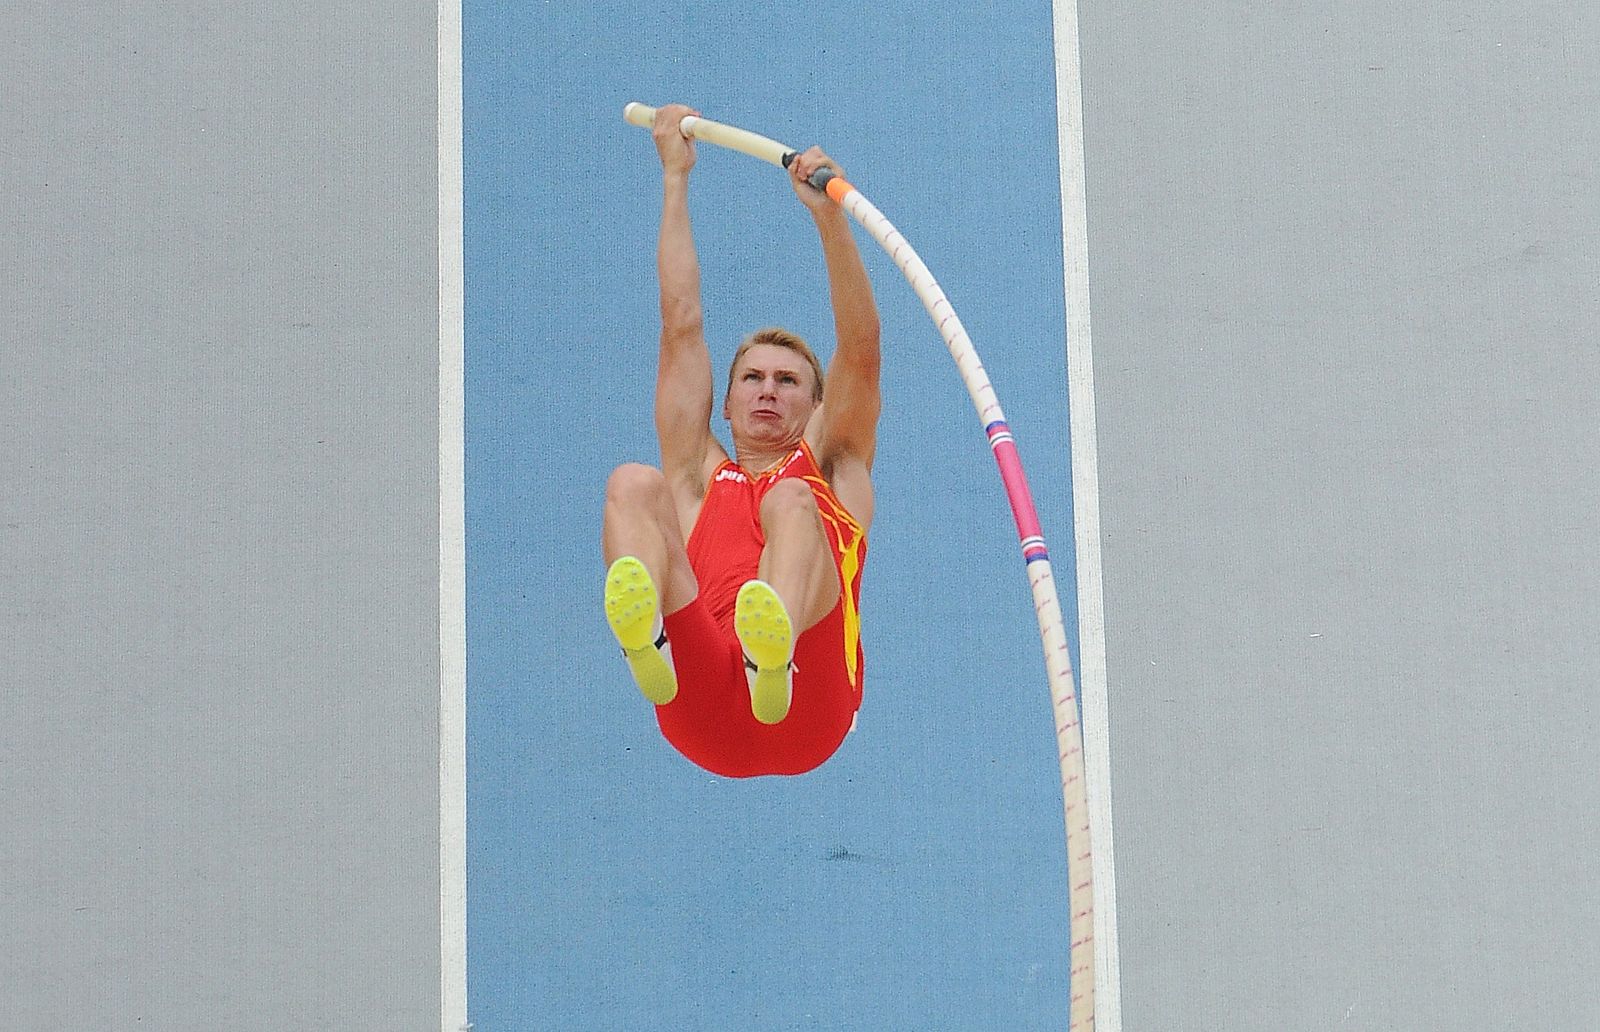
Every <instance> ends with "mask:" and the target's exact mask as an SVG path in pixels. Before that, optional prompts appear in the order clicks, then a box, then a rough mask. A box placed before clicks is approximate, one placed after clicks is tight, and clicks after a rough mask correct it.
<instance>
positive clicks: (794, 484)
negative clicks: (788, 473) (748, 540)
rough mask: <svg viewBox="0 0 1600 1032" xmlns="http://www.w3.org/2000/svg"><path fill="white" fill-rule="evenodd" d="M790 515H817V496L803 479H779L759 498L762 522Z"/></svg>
mask: <svg viewBox="0 0 1600 1032" xmlns="http://www.w3.org/2000/svg"><path fill="white" fill-rule="evenodd" d="M792 515H812V516H815V515H817V498H816V496H815V495H813V494H812V493H811V488H810V486H809V485H807V484H806V482H805V481H804V480H794V479H790V480H780V481H778V482H777V483H776V484H773V485H772V487H771V488H770V489H768V491H767V493H766V496H765V497H763V498H762V499H761V519H762V521H763V522H765V521H767V520H770V519H774V518H778V517H782V516H792Z"/></svg>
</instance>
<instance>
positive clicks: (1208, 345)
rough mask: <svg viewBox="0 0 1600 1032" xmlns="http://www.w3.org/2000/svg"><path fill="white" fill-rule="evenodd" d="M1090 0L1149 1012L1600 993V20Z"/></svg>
mask: <svg viewBox="0 0 1600 1032" xmlns="http://www.w3.org/2000/svg"><path fill="white" fill-rule="evenodd" d="M1080 11H1081V23H1082V41H1083V42H1082V54H1083V69H1084V90H1085V108H1086V119H1085V127H1086V128H1085V136H1086V150H1087V154H1088V161H1087V177H1088V192H1089V203H1088V210H1089V222H1090V226H1089V230H1090V256H1091V265H1090V269H1091V283H1092V287H1091V289H1092V292H1093V293H1092V296H1093V305H1094V320H1095V325H1094V330H1095V334H1094V343H1095V373H1096V388H1097V405H1098V414H1099V447H1100V477H1101V485H1102V491H1103V495H1102V515H1103V520H1104V526H1103V532H1104V575H1105V603H1106V628H1107V642H1108V672H1109V681H1110V699H1111V730H1112V768H1113V776H1112V783H1113V786H1114V791H1115V819H1116V850H1117V861H1118V871H1117V882H1118V909H1119V914H1120V922H1121V923H1120V934H1121V961H1122V964H1121V972H1122V993H1123V1008H1124V1015H1125V1027H1127V1028H1129V1029H1178V1028H1184V1029H1216V1028H1227V1029H1230V1030H1234V1032H1243V1030H1250V1029H1260V1030H1272V1032H1281V1030H1283V1029H1312V1028H1330V1029H1331V1028H1337V1029H1340V1030H1357V1029H1443V1028H1465V1027H1471V1028H1495V1029H1510V1028H1549V1029H1558V1028H1559V1029H1584V1028H1594V1027H1597V1026H1600V994H1597V993H1596V992H1595V990H1594V988H1593V973H1594V972H1595V971H1596V970H1600V945H1597V944H1600V897H1597V896H1596V894H1595V892H1594V886H1595V885H1596V884H1597V883H1600V867H1597V863H1596V861H1595V859H1594V857H1595V855H1596V851H1597V847H1600V828H1597V822H1596V819H1595V816H1594V815H1595V813H1596V812H1597V810H1600V790H1597V788H1596V781H1595V778H1594V774H1593V771H1594V762H1593V756H1594V752H1595V749H1594V742H1595V740H1596V731H1597V730H1600V729H1597V718H1596V712H1597V707H1596V706H1595V704H1594V701H1593V691H1594V685H1595V681H1596V679H1597V676H1600V545H1597V543H1596V542H1597V540H1600V536H1597V533H1596V531H1597V519H1596V516H1595V513H1596V512H1600V474H1597V473H1596V463H1595V456H1596V455H1600V419H1597V416H1596V414H1597V413H1600V348H1597V347H1596V340H1597V339H1600V293H1597V291H1596V286H1595V285H1596V283H1600V204H1596V200H1595V199H1596V197H1600V178H1597V176H1596V173H1595V168H1596V166H1597V164H1600V132H1597V130H1596V125H1597V122H1596V120H1595V112H1596V111H1600V42H1597V41H1600V15H1596V14H1595V13H1594V12H1593V11H1592V10H1589V9H1586V8H1579V7H1574V6H1573V5H1569V4H1556V3H1536V4H1533V5H1523V6H1520V7H1516V8H1514V9H1513V8H1508V7H1506V6H1505V5H1500V4H1491V3H1485V2H1472V3H1467V4H1451V5H1437V4H1428V5H1418V4H1402V5H1398V6H1396V5H1392V4H1379V3H1370V2H1363V3H1358V4H1354V5H1348V4H1347V5H1337V6H1328V5H1270V4H1220V3H1210V4H1201V5H1182V4H1177V5H1174V4H1156V3H1143V4H1134V5H1126V4H1122V5H1115V6H1113V5H1107V4H1101V3H1087V4H1084V5H1083V6H1082V7H1081V8H1080Z"/></svg>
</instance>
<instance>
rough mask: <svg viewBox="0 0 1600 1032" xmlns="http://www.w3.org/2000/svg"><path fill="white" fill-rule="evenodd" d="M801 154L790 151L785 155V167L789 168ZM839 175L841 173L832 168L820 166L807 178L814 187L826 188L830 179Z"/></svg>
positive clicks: (818, 188)
mask: <svg viewBox="0 0 1600 1032" xmlns="http://www.w3.org/2000/svg"><path fill="white" fill-rule="evenodd" d="M799 156H800V154H799V152H798V151H789V152H788V153H787V154H785V155H784V156H783V167H784V168H788V167H789V166H790V165H792V164H794V159H795V158H797V157H799ZM838 175H839V173H837V172H835V171H834V170H833V169H831V168H826V167H824V168H819V169H817V170H816V171H815V172H813V173H811V178H809V179H807V180H806V182H808V183H810V184H811V186H812V188H813V189H816V190H826V189H827V188H828V180H830V179H836V178H838Z"/></svg>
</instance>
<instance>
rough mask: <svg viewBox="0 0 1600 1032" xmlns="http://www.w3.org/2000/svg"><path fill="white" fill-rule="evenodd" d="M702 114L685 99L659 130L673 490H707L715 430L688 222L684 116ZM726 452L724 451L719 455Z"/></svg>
mask: <svg viewBox="0 0 1600 1032" xmlns="http://www.w3.org/2000/svg"><path fill="white" fill-rule="evenodd" d="M692 114H698V112H696V111H694V110H693V109H691V108H689V107H686V106H684V105H682V104H668V105H666V106H664V107H662V108H660V109H658V110H657V111H656V118H655V125H654V126H653V128H652V135H653V137H654V138H655V144H656V151H657V153H658V154H659V155H660V157H661V184H662V199H661V235H660V238H659V240H658V242H657V247H656V272H657V275H658V276H659V278H660V283H661V353H660V358H659V361H658V364H657V366H656V436H657V437H658V438H659V439H660V442H661V469H662V472H663V473H665V474H666V476H667V479H668V480H669V481H671V482H672V484H673V488H674V491H675V492H676V491H678V490H681V489H682V488H684V487H685V486H688V487H692V488H693V489H694V490H695V491H699V490H701V489H703V487H704V485H705V479H706V476H705V472H706V467H707V463H708V460H709V458H710V456H709V451H710V449H711V447H712V445H713V444H714V443H715V438H713V437H712V436H711V391H712V376H711V352H710V350H709V349H708V348H707V347H706V338H705V329H704V324H703V321H702V318H701V311H700V261H699V258H698V257H697V256H696V255H695V250H694V234H693V232H692V231H691V230H690V227H689V170H690V169H692V168H693V167H694V159H695V153H694V141H692V140H686V139H684V138H683V135H682V133H680V132H679V131H678V123H679V122H681V121H682V120H683V117H684V116H685V115H692ZM719 458H720V456H719Z"/></svg>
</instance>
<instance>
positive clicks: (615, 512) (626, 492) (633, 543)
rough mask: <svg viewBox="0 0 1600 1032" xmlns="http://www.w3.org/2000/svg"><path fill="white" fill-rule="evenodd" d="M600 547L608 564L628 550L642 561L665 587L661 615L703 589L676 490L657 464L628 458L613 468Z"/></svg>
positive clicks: (651, 577) (660, 587) (654, 577)
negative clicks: (692, 565)
mask: <svg viewBox="0 0 1600 1032" xmlns="http://www.w3.org/2000/svg"><path fill="white" fill-rule="evenodd" d="M600 547H601V551H602V552H603V553H604V555H605V561H606V562H607V563H608V564H609V563H611V562H613V561H614V560H616V559H617V558H618V557H619V556H624V555H631V556H635V557H636V558H638V559H639V561H641V562H642V563H644V565H645V569H647V570H649V571H650V579H651V580H653V581H655V583H656V587H657V590H659V591H660V592H661V611H662V613H663V614H666V613H675V612H677V611H678V610H680V609H682V608H683V607H684V606H686V605H688V604H689V603H690V602H693V601H694V598H695V595H697V594H699V591H700V586H699V584H698V583H697V582H696V581H695V579H694V571H693V570H691V569H690V568H689V551H688V548H687V547H686V545H685V544H684V537H683V530H682V528H681V527H679V526H678V513H677V510H676V509H675V508H674V506H673V504H672V492H671V491H670V490H669V489H668V487H667V478H666V477H665V476H664V475H662V473H661V471H660V470H658V469H655V468H654V467H651V466H645V465H641V464H639V463H629V464H627V465H625V466H618V467H617V469H616V470H615V471H613V472H612V474H611V479H610V480H609V481H607V483H606V509H605V522H604V524H603V525H602V527H601V531H600Z"/></svg>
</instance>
